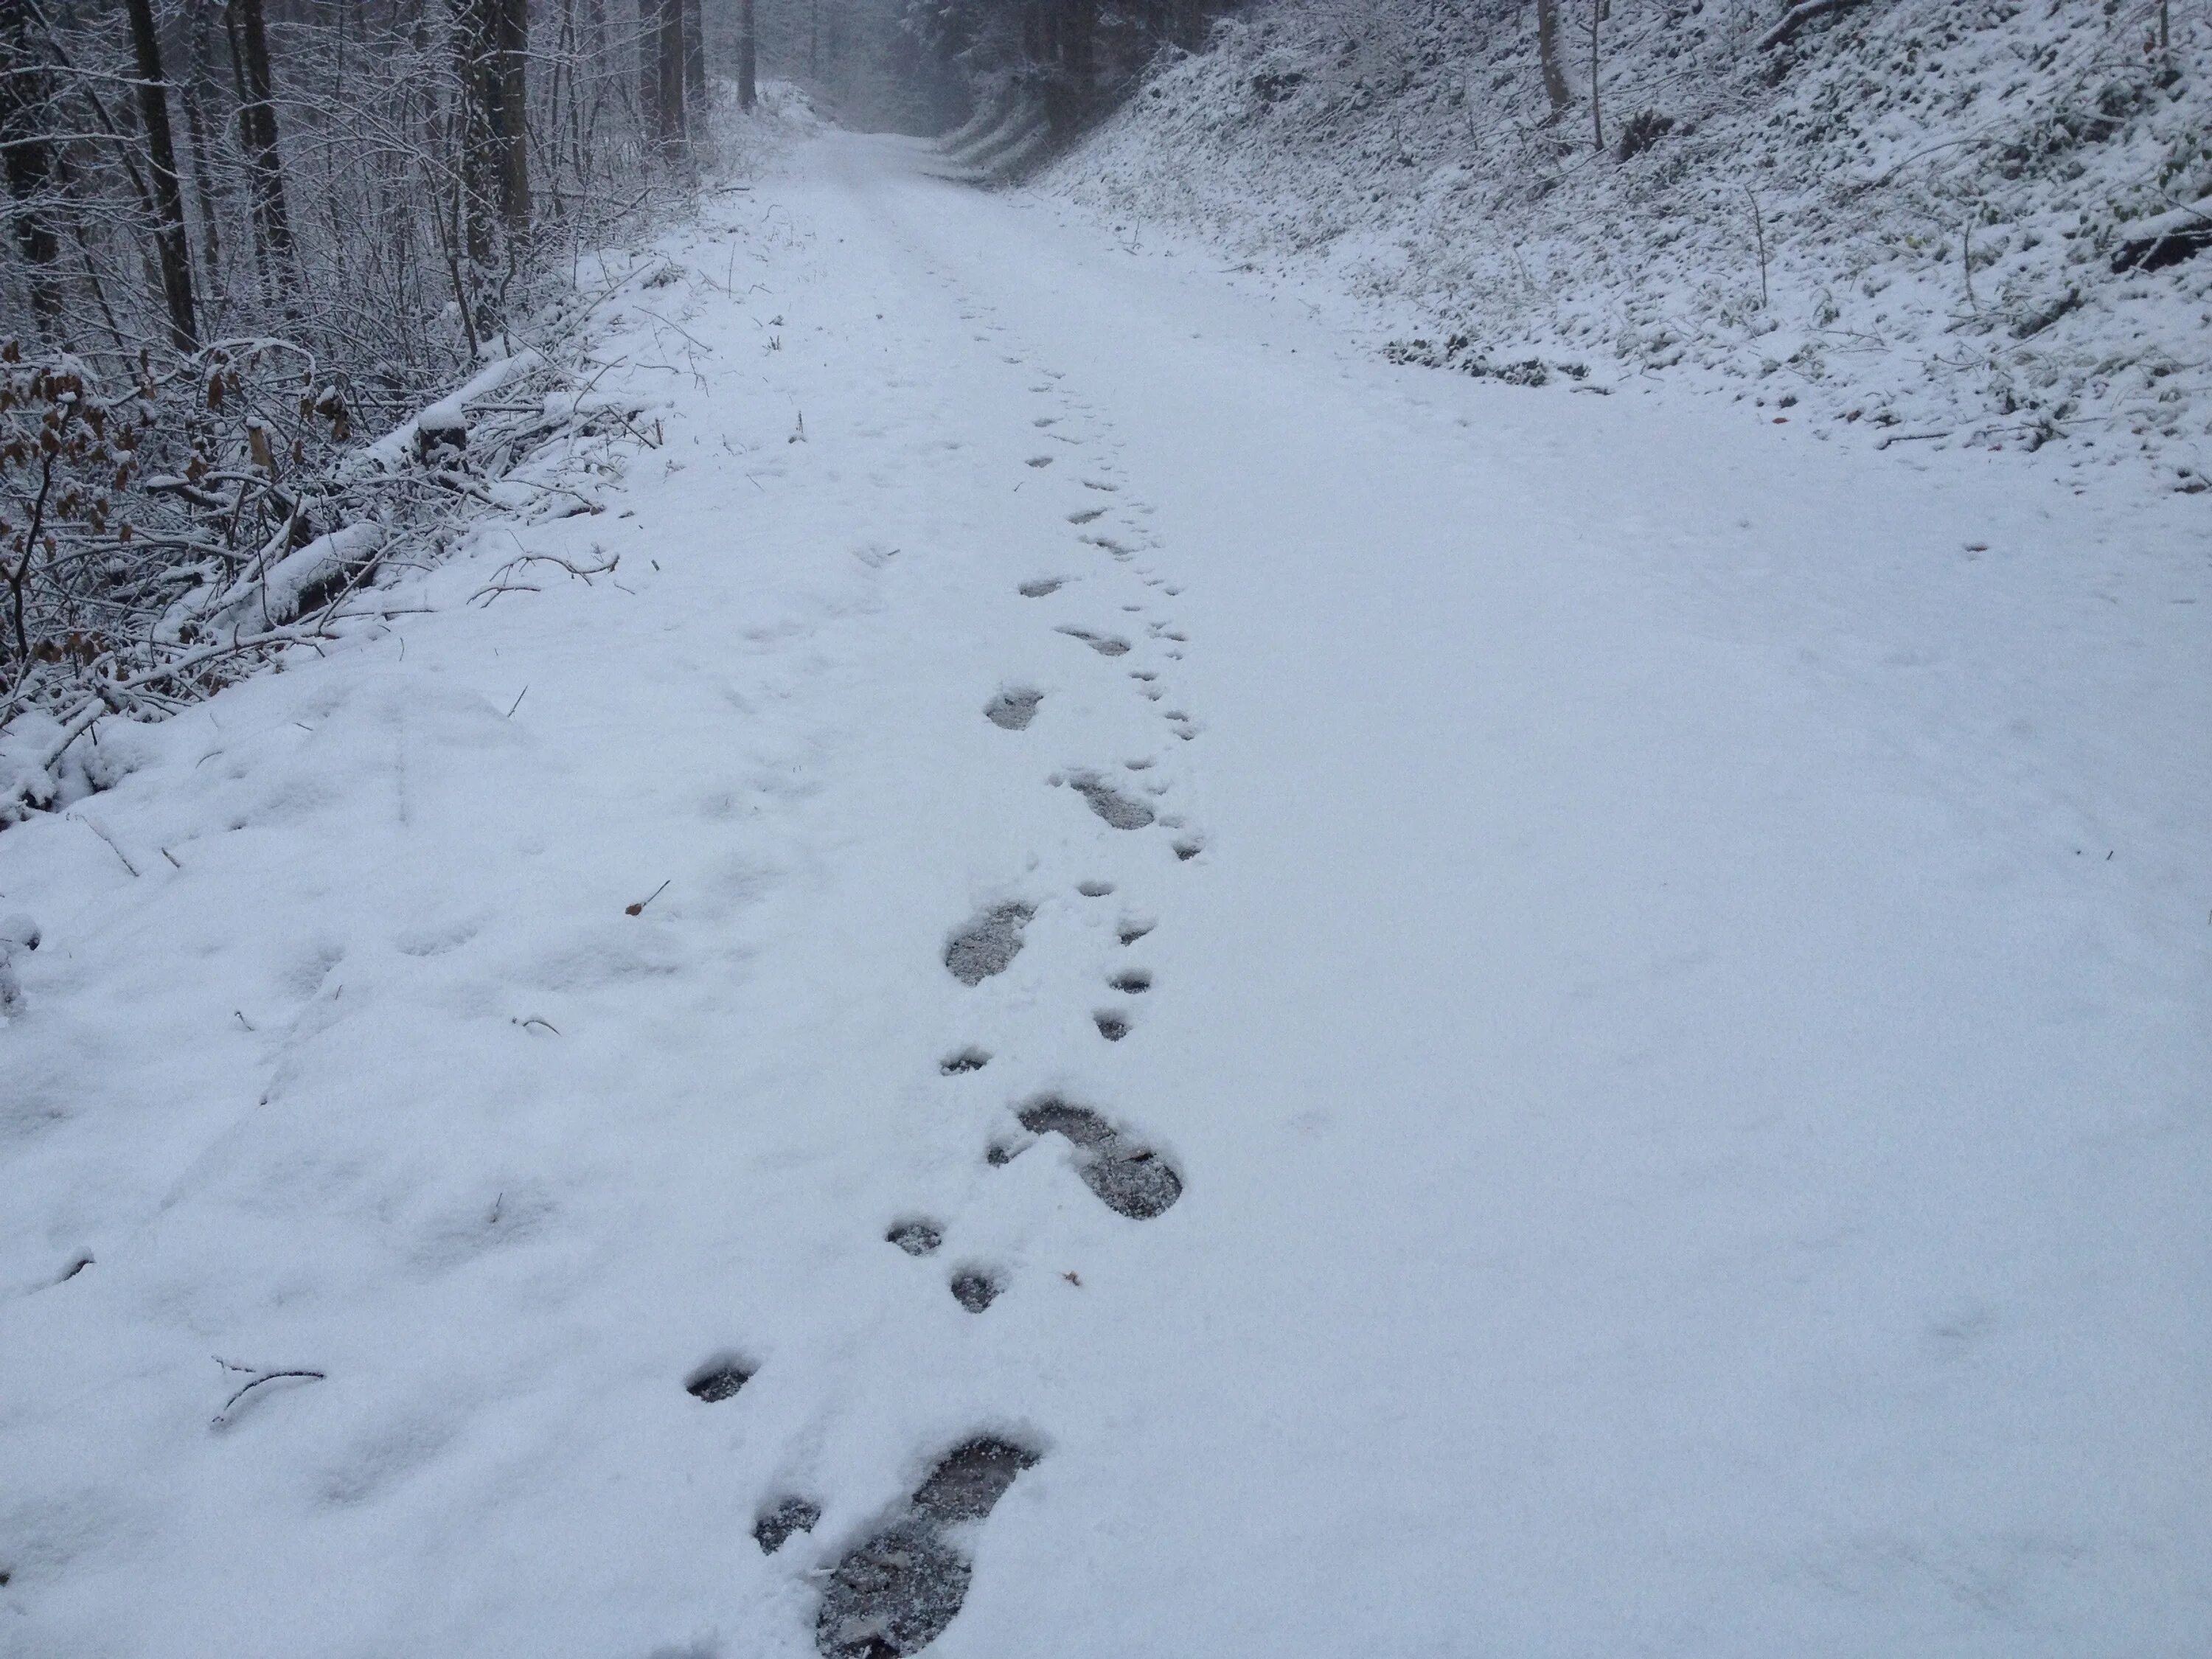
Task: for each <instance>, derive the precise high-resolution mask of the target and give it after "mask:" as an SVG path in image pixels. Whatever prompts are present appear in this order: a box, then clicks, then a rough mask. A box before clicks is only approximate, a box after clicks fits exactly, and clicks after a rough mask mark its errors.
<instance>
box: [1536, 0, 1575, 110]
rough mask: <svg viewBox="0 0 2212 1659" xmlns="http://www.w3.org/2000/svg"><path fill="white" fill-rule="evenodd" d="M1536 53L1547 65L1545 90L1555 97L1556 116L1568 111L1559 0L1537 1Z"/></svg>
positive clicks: (1545, 67) (1553, 107)
mask: <svg viewBox="0 0 2212 1659" xmlns="http://www.w3.org/2000/svg"><path fill="white" fill-rule="evenodd" d="M1536 56H1537V58H1538V59H1539V61H1540V62H1541V63H1542V64H1543V66H1544V93H1545V95H1546V96H1547V97H1548V98H1550V99H1551V100H1552V118H1553V120H1555V121H1556V120H1558V119H1559V117H1560V116H1562V115H1564V114H1565V113H1566V112H1567V104H1568V102H1569V94H1568V92H1567V71H1566V69H1565V65H1564V64H1562V63H1561V61H1560V52H1559V0H1536Z"/></svg>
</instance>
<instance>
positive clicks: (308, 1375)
mask: <svg viewBox="0 0 2212 1659" xmlns="http://www.w3.org/2000/svg"><path fill="white" fill-rule="evenodd" d="M209 1358H211V1359H213V1360H214V1361H215V1363H216V1364H218V1365H220V1366H222V1368H223V1370H224V1371H225V1372H227V1373H234V1374H235V1375H237V1376H243V1377H245V1378H246V1382H245V1383H243V1384H242V1385H240V1388H239V1390H238V1392H237V1393H235V1394H234V1395H231V1397H230V1398H229V1399H228V1400H226V1401H223V1402H222V1410H221V1411H219V1412H217V1413H216V1414H215V1416H214V1417H213V1419H210V1422H209V1424H208V1426H209V1427H210V1428H211V1429H219V1428H221V1427H222V1426H223V1425H225V1424H226V1423H228V1422H229V1421H230V1413H231V1411H232V1409H233V1408H234V1407H236V1406H237V1404H238V1402H239V1401H241V1400H243V1399H245V1398H246V1395H249V1394H252V1392H253V1391H254V1390H255V1389H258V1388H259V1387H260V1386H261V1385H262V1384H263V1383H277V1382H282V1381H283V1380H284V1379H285V1378H287V1377H295V1378H298V1379H299V1380H301V1381H302V1382H307V1383H320V1382H322V1381H323V1380H324V1376H323V1373H322V1372H320V1371H310V1370H263V1369H261V1368H260V1367H258V1366H255V1365H236V1364H232V1363H231V1362H230V1361H229V1360H228V1359H225V1358H223V1357H222V1355H221V1354H219V1353H218V1354H210V1356H209Z"/></svg>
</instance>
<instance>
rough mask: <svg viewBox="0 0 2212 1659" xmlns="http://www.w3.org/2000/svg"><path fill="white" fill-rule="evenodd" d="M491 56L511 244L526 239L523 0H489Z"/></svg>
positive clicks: (503, 207)
mask: <svg viewBox="0 0 2212 1659" xmlns="http://www.w3.org/2000/svg"><path fill="white" fill-rule="evenodd" d="M491 5H492V7H493V13H494V15H493V17H492V20H491V21H492V25H493V40H494V45H495V47H496V52H495V61H494V62H493V63H492V64H490V65H489V66H488V67H489V70H490V71H491V72H490V73H489V75H487V76H485V80H484V91H485V94H486V95H487V103H488V106H489V107H488V109H487V110H486V113H487V114H488V115H489V118H490V122H489V125H490V127H491V131H492V141H493V143H495V145H496V146H497V149H498V164H499V211H500V217H501V219H502V220H503V221H504V222H506V225H507V238H508V240H509V243H510V245H519V244H520V243H523V242H526V241H527V240H529V238H530V119H529V108H528V104H527V101H526V100H527V97H528V71H529V68H530V14H529V10H528V0H491Z"/></svg>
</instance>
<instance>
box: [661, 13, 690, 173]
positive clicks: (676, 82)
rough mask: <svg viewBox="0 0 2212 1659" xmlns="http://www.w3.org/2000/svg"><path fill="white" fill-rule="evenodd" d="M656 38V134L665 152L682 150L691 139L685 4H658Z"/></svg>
mask: <svg viewBox="0 0 2212 1659" xmlns="http://www.w3.org/2000/svg"><path fill="white" fill-rule="evenodd" d="M657 4H658V7H659V12H658V15H657V17H656V20H655V22H656V27H655V30H654V38H655V40H656V42H657V44H658V46H659V56H658V60H657V62H656V63H655V64H654V65H653V85H654V87H655V88H657V89H658V91H659V108H658V109H657V110H656V111H655V120H654V123H653V125H654V131H655V132H656V133H657V134H658V136H659V139H660V145H661V148H662V149H665V150H669V151H671V152H673V151H676V150H678V149H682V148H683V147H684V143H685V142H686V141H687V140H688V139H689V138H690V128H689V124H688V123H687V121H686V119H685V115H686V112H685V110H684V0H657Z"/></svg>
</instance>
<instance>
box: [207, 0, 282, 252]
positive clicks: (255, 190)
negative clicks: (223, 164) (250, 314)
mask: <svg viewBox="0 0 2212 1659" xmlns="http://www.w3.org/2000/svg"><path fill="white" fill-rule="evenodd" d="M223 22H224V27H225V29H226V30H227V32H228V36H229V40H230V51H231V62H232V67H233V69H234V71H235V72H236V75H237V77H238V82H239V99H238V137H239V142H240V144H241V145H242V146H243V147H244V149H245V150H246V164H247V171H248V176H249V178H250V179H251V180H252V185H251V188H252V197H253V234H254V246H255V248H256V250H257V252H258V254H259V257H260V262H261V265H262V268H263V270H264V273H265V276H264V280H266V281H269V282H270V283H275V284H276V285H278V286H281V285H282V284H283V272H284V270H285V269H286V268H287V267H288V266H289V264H291V262H292V221H291V215H290V214H289V211H288V210H287V209H286V207H285V203H284V163H283V158H282V157H281V155H279V153H278V151H277V148H276V95H275V88H273V86H272V85H271V83H270V73H269V31H268V24H267V22H266V21H265V19H264V16H263V15H262V5H261V0H229V3H228V5H227V6H226V7H225V9H224V13H223Z"/></svg>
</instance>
